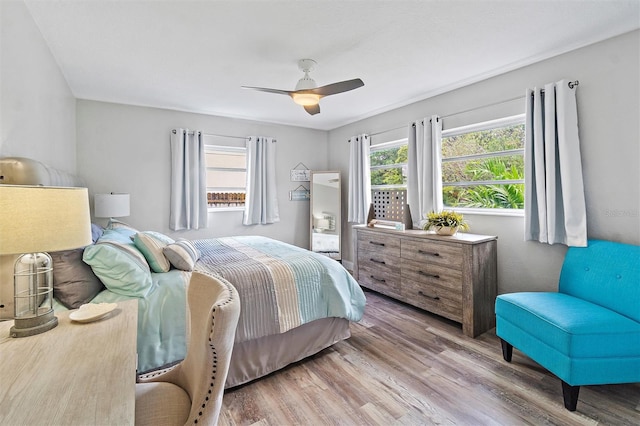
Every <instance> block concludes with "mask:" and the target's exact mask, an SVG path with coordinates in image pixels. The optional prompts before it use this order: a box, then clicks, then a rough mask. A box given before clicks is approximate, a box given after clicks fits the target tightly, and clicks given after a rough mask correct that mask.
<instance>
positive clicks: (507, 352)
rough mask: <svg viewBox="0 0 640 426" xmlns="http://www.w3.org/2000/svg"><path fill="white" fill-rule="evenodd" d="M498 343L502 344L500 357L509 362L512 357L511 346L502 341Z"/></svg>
mask: <svg viewBox="0 0 640 426" xmlns="http://www.w3.org/2000/svg"><path fill="white" fill-rule="evenodd" d="M500 343H501V344H502V357H503V358H504V360H505V361H507V362H511V356H512V355H513V345H511V344H510V343H509V342H507V341H506V340H504V339H500Z"/></svg>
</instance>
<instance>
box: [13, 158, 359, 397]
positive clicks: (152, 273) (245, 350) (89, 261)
mask: <svg viewBox="0 0 640 426" xmlns="http://www.w3.org/2000/svg"><path fill="white" fill-rule="evenodd" d="M12 161H14V164H13V166H12V168H14V169H15V168H16V165H15V161H19V162H22V165H27V166H29V164H31V163H30V162H31V161H32V160H27V159H19V160H15V159H12ZM3 164H5V165H6V160H3V159H0V175H3V176H5V179H6V178H7V176H12V173H10V172H9V171H8V167H6V166H4V165H3ZM22 168H23V167H22ZM13 183H16V182H15V181H14V182H13ZM29 183H30V184H33V183H34V182H32V181H31V182H29ZM68 184H69V183H68V182H67V183H66V185H68ZM93 231H94V244H92V245H90V246H87V247H85V248H81V249H77V250H69V251H66V252H59V253H50V254H51V255H52V257H53V258H54V297H55V299H56V300H55V302H54V305H55V309H56V310H64V309H74V308H77V307H78V306H80V305H81V304H82V303H86V302H91V303H102V302H115V301H120V300H126V299H130V298H137V299H138V305H139V308H138V310H139V316H138V325H137V327H138V348H137V349H138V357H139V360H138V366H139V372H148V371H151V370H154V369H157V368H162V367H164V366H167V365H170V364H172V363H175V362H178V361H179V360H181V359H182V358H183V357H184V355H185V353H186V341H185V336H186V335H187V333H186V324H185V317H186V316H185V314H186V288H187V286H188V282H189V278H190V276H191V273H192V272H191V271H192V270H201V271H206V272H209V273H212V274H214V275H217V276H220V277H222V278H224V279H226V280H228V281H229V282H230V283H231V284H233V285H234V287H236V289H237V290H238V293H239V296H240V300H241V317H240V320H239V323H238V328H237V330H236V343H235V346H234V351H233V356H232V359H231V366H230V369H229V374H228V377H227V384H226V387H227V388H229V387H233V386H238V385H240V384H243V383H247V382H249V381H252V380H254V379H256V378H259V377H262V376H264V375H267V374H269V373H271V372H274V371H276V370H279V369H281V368H283V367H285V366H286V365H288V364H291V363H293V362H296V361H299V360H301V359H303V358H306V357H308V356H310V355H312V354H315V353H317V352H319V351H321V350H322V349H325V348H327V347H329V346H331V345H333V344H335V343H337V342H339V341H341V340H344V339H347V338H348V337H350V330H349V323H350V321H359V320H360V319H361V318H362V315H363V312H364V306H365V296H364V293H363V292H362V290H361V288H360V286H359V285H358V283H357V282H356V281H355V280H354V279H353V278H352V277H351V275H350V274H349V273H348V272H347V271H346V270H345V269H344V268H343V267H342V265H341V264H340V263H338V262H336V261H335V260H332V259H330V258H328V257H326V256H323V255H321V254H317V253H313V252H310V251H308V250H305V249H302V248H299V247H296V246H292V245H289V244H286V243H283V242H280V241H277V240H273V239H270V238H266V237H261V236H238V237H225V238H215V239H201V240H193V241H187V240H178V241H175V240H173V239H172V238H171V237H168V236H166V235H163V234H161V233H159V232H154V231H146V230H138V229H135V228H132V227H131V226H129V225H127V224H125V223H122V222H117V221H112V222H111V223H110V226H108V227H107V229H102V228H100V227H97V226H95V225H94V227H93Z"/></svg>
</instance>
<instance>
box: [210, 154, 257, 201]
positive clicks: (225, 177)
mask: <svg viewBox="0 0 640 426" xmlns="http://www.w3.org/2000/svg"><path fill="white" fill-rule="evenodd" d="M205 157H206V164H207V203H208V204H209V209H211V210H236V209H237V210H241V209H243V208H244V203H245V195H246V181H247V153H246V148H244V147H232V146H221V145H205Z"/></svg>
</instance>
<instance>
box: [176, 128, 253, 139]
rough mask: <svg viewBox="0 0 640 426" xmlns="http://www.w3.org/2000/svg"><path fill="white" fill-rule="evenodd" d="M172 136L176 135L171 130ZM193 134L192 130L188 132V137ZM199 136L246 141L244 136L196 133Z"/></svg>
mask: <svg viewBox="0 0 640 426" xmlns="http://www.w3.org/2000/svg"><path fill="white" fill-rule="evenodd" d="M171 132H172V133H173V134H174V135H175V134H176V133H177V132H176V129H173V130H172V131H171ZM194 133H195V132H194V131H193V130H190V131H189V132H188V134H189V135H193V134H194ZM198 133H200V134H202V136H216V137H220V138H232V139H243V140H246V139H248V138H247V137H246V136H231V135H218V134H216V133H204V132H198Z"/></svg>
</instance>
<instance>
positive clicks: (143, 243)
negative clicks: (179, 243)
mask: <svg viewBox="0 0 640 426" xmlns="http://www.w3.org/2000/svg"><path fill="white" fill-rule="evenodd" d="M174 242H175V241H174V240H173V239H172V238H170V237H167V236H166V235H164V234H161V233H159V232H153V231H144V232H138V233H137V234H136V235H135V236H134V237H133V244H135V246H136V248H137V249H138V250H140V252H141V253H142V254H143V255H144V257H145V259H147V262H148V263H149V266H151V269H152V270H153V272H167V271H169V269H171V264H170V263H169V261H168V260H167V258H166V257H164V254H162V249H163V248H165V247H166V246H167V244H172V243H174Z"/></svg>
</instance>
